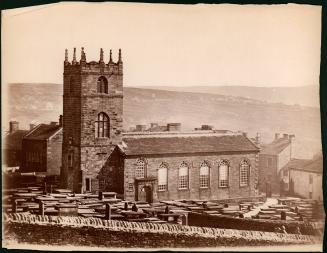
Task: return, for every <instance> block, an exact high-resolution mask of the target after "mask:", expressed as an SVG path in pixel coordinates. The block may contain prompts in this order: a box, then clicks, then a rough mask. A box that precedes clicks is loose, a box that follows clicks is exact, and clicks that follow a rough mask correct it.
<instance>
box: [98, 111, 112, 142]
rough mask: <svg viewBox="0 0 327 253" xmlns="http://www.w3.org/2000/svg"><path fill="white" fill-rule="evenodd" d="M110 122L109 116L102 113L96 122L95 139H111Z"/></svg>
mask: <svg viewBox="0 0 327 253" xmlns="http://www.w3.org/2000/svg"><path fill="white" fill-rule="evenodd" d="M109 128H110V120H109V117H108V116H107V114H105V113H103V112H100V113H99V114H98V116H97V119H96V121H95V137H97V138H103V137H105V138H109Z"/></svg>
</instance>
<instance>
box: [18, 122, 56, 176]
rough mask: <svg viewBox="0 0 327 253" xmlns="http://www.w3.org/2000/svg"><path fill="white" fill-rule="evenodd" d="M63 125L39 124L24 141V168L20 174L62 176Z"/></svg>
mask: <svg viewBox="0 0 327 253" xmlns="http://www.w3.org/2000/svg"><path fill="white" fill-rule="evenodd" d="M61 149H62V125H61V119H60V123H59V124H58V123H57V122H51V123H50V124H39V125H38V126H36V127H35V128H34V129H33V130H31V131H30V132H29V133H28V134H26V135H25V136H24V138H23V140H22V166H21V169H20V172H22V173H26V172H35V173H37V174H39V175H44V176H53V175H57V176H59V175H60V167H61V153H62V152H61Z"/></svg>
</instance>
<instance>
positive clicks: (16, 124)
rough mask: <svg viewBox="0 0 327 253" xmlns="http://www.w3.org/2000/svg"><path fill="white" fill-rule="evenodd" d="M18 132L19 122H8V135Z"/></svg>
mask: <svg viewBox="0 0 327 253" xmlns="http://www.w3.org/2000/svg"><path fill="white" fill-rule="evenodd" d="M17 130H19V122H18V121H10V122H9V133H13V132H16V131H17Z"/></svg>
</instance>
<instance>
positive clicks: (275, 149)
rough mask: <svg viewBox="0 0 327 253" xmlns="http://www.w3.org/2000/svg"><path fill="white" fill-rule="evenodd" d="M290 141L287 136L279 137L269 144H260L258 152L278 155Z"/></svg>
mask: <svg viewBox="0 0 327 253" xmlns="http://www.w3.org/2000/svg"><path fill="white" fill-rule="evenodd" d="M290 143H291V141H290V140H289V138H279V139H277V140H274V141H273V142H272V143H270V144H267V145H262V150H261V152H260V153H261V154H265V155H278V154H279V153H280V152H282V151H283V150H284V149H285V148H287V147H288V146H289V145H290Z"/></svg>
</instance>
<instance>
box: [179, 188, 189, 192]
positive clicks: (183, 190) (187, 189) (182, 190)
mask: <svg viewBox="0 0 327 253" xmlns="http://www.w3.org/2000/svg"><path fill="white" fill-rule="evenodd" d="M178 191H181V192H185V191H190V189H189V188H178Z"/></svg>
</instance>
